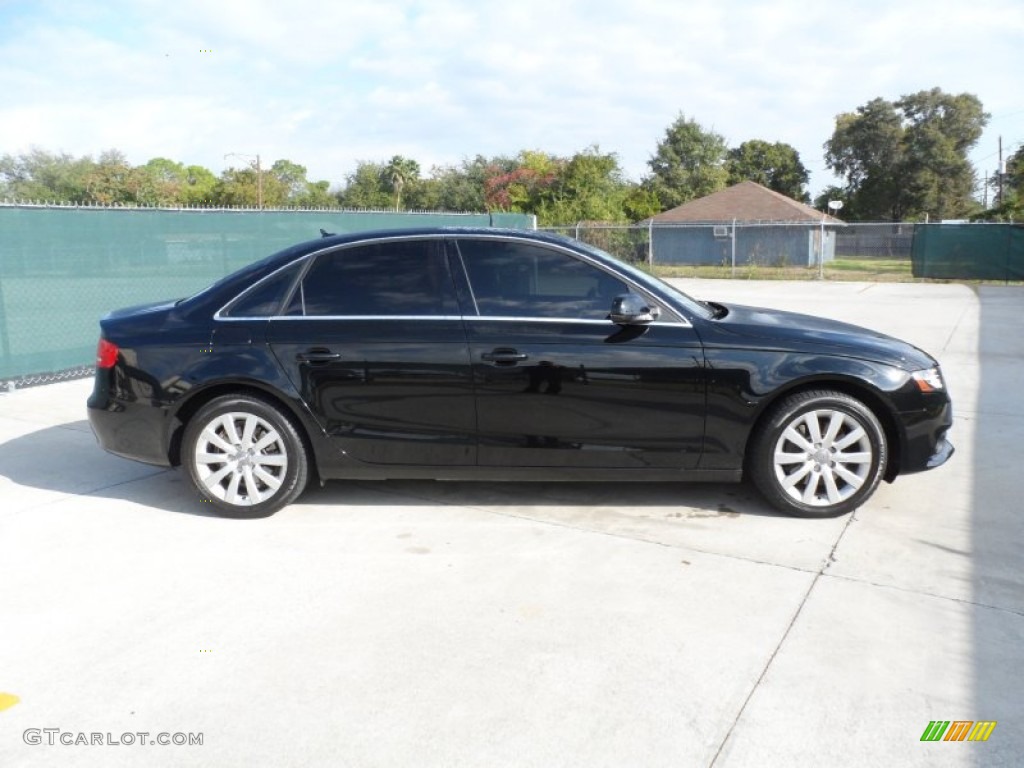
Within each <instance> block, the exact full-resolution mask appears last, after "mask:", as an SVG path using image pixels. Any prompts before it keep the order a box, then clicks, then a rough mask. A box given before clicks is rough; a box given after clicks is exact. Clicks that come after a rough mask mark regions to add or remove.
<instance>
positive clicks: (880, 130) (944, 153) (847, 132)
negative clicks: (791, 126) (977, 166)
mask: <svg viewBox="0 0 1024 768" xmlns="http://www.w3.org/2000/svg"><path fill="white" fill-rule="evenodd" d="M987 121H988V115H987V114H986V113H985V112H984V110H983V109H982V105H981V101H979V99H978V98H977V97H976V96H974V95H972V94H968V93H962V94H947V93H944V92H943V91H942V90H940V89H938V88H933V89H931V90H929V91H920V92H918V93H914V94H910V95H907V96H903V97H902V98H901V99H899V100H898V101H896V102H889V101H886V100H885V99H881V98H876V99H873V100H871V101H870V102H868V103H867V104H865V105H863V106H861V107H858V108H857V111H856V112H853V113H845V114H842V115H839V116H838V117H837V118H836V128H835V131H834V132H833V134H832V138H831V139H829V140H828V141H827V142H826V143H825V160H826V163H827V164H828V166H829V168H831V169H832V170H833V171H835V172H836V173H838V174H839V175H841V176H843V177H845V179H846V199H847V202H848V207H847V208H844V211H843V212H844V218H847V219H849V220H853V221H868V220H880V219H890V220H892V221H904V220H911V219H920V218H924V217H925V216H926V215H927V216H929V217H930V218H932V219H945V218H963V217H964V216H966V215H969V214H970V213H972V212H973V211H974V210H976V208H977V204H976V203H975V201H974V200H973V198H972V192H973V189H974V186H975V181H976V180H975V174H974V169H973V168H972V166H971V164H970V162H969V161H968V159H967V153H968V152H969V151H970V149H971V148H972V147H973V146H974V145H975V144H976V143H977V141H978V139H979V138H980V137H981V132H982V129H983V128H984V127H985V124H986V122H987Z"/></svg>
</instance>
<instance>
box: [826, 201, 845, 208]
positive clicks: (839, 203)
mask: <svg viewBox="0 0 1024 768" xmlns="http://www.w3.org/2000/svg"><path fill="white" fill-rule="evenodd" d="M828 207H829V210H832V211H838V210H840V209H841V208H842V207H843V201H842V200H829V201H828Z"/></svg>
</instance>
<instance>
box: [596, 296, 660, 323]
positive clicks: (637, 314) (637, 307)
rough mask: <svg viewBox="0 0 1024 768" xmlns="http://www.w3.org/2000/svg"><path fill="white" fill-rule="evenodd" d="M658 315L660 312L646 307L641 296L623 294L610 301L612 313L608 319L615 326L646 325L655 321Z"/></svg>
mask: <svg viewBox="0 0 1024 768" xmlns="http://www.w3.org/2000/svg"><path fill="white" fill-rule="evenodd" d="M660 315H661V310H660V309H658V308H657V307H651V306H648V305H647V300H646V299H644V297H643V296H637V295H636V294H635V293H624V294H622V295H621V296H616V297H615V298H614V299H612V311H611V313H610V314H609V315H608V319H609V320H611V321H612V322H613V323H615V324H616V325H647V324H648V323H653V322H654V321H655V320H657V319H658V317H659V316H660Z"/></svg>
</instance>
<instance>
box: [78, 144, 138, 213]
mask: <svg viewBox="0 0 1024 768" xmlns="http://www.w3.org/2000/svg"><path fill="white" fill-rule="evenodd" d="M142 186H143V177H142V175H141V174H139V173H138V172H136V171H135V169H134V168H132V166H131V165H130V164H129V163H128V160H127V159H126V158H125V156H124V154H123V153H122V152H120V151H119V150H116V149H108V150H106V151H105V152H101V153H100V157H99V160H98V161H97V162H96V164H95V166H94V167H93V168H92V170H90V171H89V173H88V175H87V176H86V177H85V189H86V193H87V195H88V199H89V200H90V201H92V202H96V203H101V204H103V205H114V204H118V205H126V204H128V205H132V204H138V202H139V193H140V191H141V189H142Z"/></svg>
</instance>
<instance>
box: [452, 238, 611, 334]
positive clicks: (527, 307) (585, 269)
mask: <svg viewBox="0 0 1024 768" xmlns="http://www.w3.org/2000/svg"><path fill="white" fill-rule="evenodd" d="M458 248H459V253H460V255H461V256H462V261H463V264H465V267H466V272H467V274H468V275H469V282H470V286H471V288H472V292H473V299H474V300H475V302H476V309H477V311H478V313H479V314H480V315H481V316H483V317H528V318H534V317H536V318H580V319H593V320H604V319H606V318H607V317H608V312H609V310H610V309H611V306H612V299H614V298H615V297H616V296H619V295H621V294H624V293H629V292H630V291H629V286H627V285H626V283H624V282H623V281H622V280H619V279H618V278H617V277H615V276H614V275H612V274H610V273H608V272H605V271H604V270H602V269H598V268H597V267H595V266H593V265H591V264H588V263H586V262H585V261H582V260H581V259H577V258H574V257H572V256H570V255H569V254H566V253H562V252H560V251H555V250H552V249H550V248H544V247H542V246H537V245H533V244H531V243H523V242H511V241H504V240H497V239H490V238H486V239H479V240H473V239H461V240H459V241H458Z"/></svg>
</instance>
